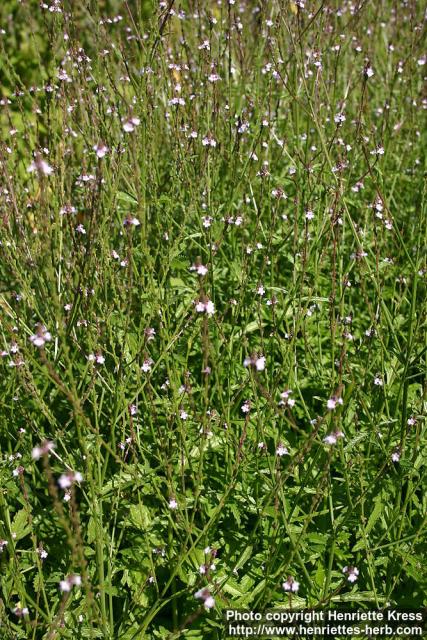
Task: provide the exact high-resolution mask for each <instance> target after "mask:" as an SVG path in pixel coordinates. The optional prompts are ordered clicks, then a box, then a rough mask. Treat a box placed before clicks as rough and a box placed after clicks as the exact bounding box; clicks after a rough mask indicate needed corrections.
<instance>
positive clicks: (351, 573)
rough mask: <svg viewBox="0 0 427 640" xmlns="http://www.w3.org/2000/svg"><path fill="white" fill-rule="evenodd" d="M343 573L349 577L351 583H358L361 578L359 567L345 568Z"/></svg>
mask: <svg viewBox="0 0 427 640" xmlns="http://www.w3.org/2000/svg"><path fill="white" fill-rule="evenodd" d="M342 572H343V573H344V574H345V575H346V576H347V580H348V581H349V582H356V580H357V578H358V577H359V569H358V568H357V567H352V566H349V567H347V566H346V567H344V568H343V570H342Z"/></svg>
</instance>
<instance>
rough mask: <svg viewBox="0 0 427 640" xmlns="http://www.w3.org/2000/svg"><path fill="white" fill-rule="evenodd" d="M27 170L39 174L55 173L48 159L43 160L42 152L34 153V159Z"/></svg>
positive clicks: (48, 174)
mask: <svg viewBox="0 0 427 640" xmlns="http://www.w3.org/2000/svg"><path fill="white" fill-rule="evenodd" d="M27 171H28V173H33V172H37V173H38V175H39V176H50V175H51V174H52V173H53V169H52V167H51V166H50V164H48V163H47V162H46V160H43V158H42V156H41V155H40V153H36V154H34V160H33V161H32V163H31V164H30V166H29V167H28V169H27Z"/></svg>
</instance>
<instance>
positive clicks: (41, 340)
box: [30, 324, 52, 347]
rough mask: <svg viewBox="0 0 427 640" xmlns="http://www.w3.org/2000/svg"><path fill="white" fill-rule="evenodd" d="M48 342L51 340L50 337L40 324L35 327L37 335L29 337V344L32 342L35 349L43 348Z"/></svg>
mask: <svg viewBox="0 0 427 640" xmlns="http://www.w3.org/2000/svg"><path fill="white" fill-rule="evenodd" d="M50 340H52V336H51V334H50V333H49V331H48V330H47V329H46V327H45V326H44V325H42V324H39V325H38V326H37V333H35V334H34V335H32V336H30V342H32V343H33V345H34V346H35V347H44V345H45V342H49V341H50Z"/></svg>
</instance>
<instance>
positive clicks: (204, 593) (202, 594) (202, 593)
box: [194, 587, 215, 609]
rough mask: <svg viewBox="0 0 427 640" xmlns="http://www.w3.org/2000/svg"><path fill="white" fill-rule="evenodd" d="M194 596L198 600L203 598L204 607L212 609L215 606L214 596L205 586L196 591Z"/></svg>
mask: <svg viewBox="0 0 427 640" xmlns="http://www.w3.org/2000/svg"><path fill="white" fill-rule="evenodd" d="M194 597H195V598H198V599H199V600H203V604H204V607H205V609H212V608H213V607H214V606H215V598H214V597H213V596H212V595H211V592H210V591H209V589H208V588H207V587H205V588H204V589H199V590H198V591H196V593H195V594H194Z"/></svg>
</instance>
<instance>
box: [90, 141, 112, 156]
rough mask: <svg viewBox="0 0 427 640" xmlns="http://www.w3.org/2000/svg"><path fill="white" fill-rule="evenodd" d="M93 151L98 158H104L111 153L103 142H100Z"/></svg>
mask: <svg viewBox="0 0 427 640" xmlns="http://www.w3.org/2000/svg"><path fill="white" fill-rule="evenodd" d="M92 149H93V150H94V151H95V153H96V155H97V157H98V158H103V157H104V156H105V155H107V153H108V152H109V148H108V147H107V145H106V144H104V143H103V142H98V144H95V145H94V146H93V147H92Z"/></svg>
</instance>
